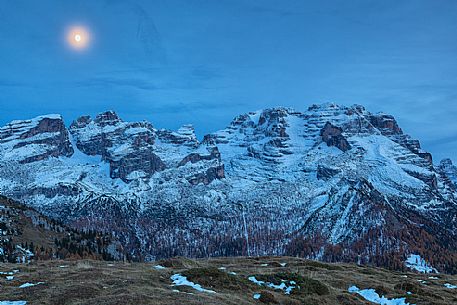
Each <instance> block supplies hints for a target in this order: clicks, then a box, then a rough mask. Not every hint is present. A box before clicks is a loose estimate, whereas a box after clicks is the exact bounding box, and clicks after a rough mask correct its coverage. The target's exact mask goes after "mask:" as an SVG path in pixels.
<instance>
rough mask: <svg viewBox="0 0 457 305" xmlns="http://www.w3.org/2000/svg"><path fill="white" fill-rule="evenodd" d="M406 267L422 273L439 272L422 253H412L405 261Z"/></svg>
mask: <svg viewBox="0 0 457 305" xmlns="http://www.w3.org/2000/svg"><path fill="white" fill-rule="evenodd" d="M405 265H406V267H408V268H410V269H413V270H416V271H418V272H420V273H439V272H438V270H436V269H435V268H433V267H432V266H431V265H430V264H428V263H427V262H426V261H425V259H423V258H422V257H421V256H420V255H417V254H410V255H409V256H408V258H407V259H406V261H405Z"/></svg>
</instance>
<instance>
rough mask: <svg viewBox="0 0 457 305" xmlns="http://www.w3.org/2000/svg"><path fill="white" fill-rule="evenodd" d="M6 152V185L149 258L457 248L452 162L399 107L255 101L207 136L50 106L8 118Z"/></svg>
mask: <svg viewBox="0 0 457 305" xmlns="http://www.w3.org/2000/svg"><path fill="white" fill-rule="evenodd" d="M43 120H58V121H59V122H60V123H55V124H54V125H55V126H61V127H60V128H59V129H58V131H54V129H52V131H48V130H49V128H50V127H47V128H45V129H43V130H42V132H41V133H39V134H48V133H50V132H51V133H53V136H52V137H51V136H50V135H47V136H46V139H48V140H49V141H48V140H46V141H45V143H46V146H45V148H46V150H43V151H40V152H39V153H33V155H28V154H25V155H24V156H23V157H22V155H21V154H23V151H27V152H29V151H32V150H31V149H24V147H34V146H33V145H37V142H36V141H39V140H36V139H35V138H32V140H30V137H36V134H35V135H33V133H34V132H32V131H31V130H33V128H35V129H36V128H37V126H41V124H44V123H41V121H43ZM23 122H29V123H23ZM31 122H33V123H31ZM45 125H46V124H45ZM48 125H49V124H48ZM54 125H53V126H54ZM17 126H19V127H17ZM46 126H47V125H46ZM54 133H55V134H54ZM23 134H25V135H24V136H23ZM48 136H49V137H48ZM27 139H29V140H27ZM40 143H41V142H40ZM29 145H30V146H29ZM21 148H22V151H21V153H18V151H19V150H18V149H21ZM19 155H21V157H20V158H19V157H18V156H19ZM36 156H39V157H36ZM0 160H1V161H0V162H1V163H0V186H1V190H2V191H3V192H4V193H5V194H7V195H10V196H12V197H14V198H16V199H20V200H23V201H24V202H26V203H27V204H29V205H32V206H34V207H36V208H38V209H40V210H41V211H43V212H45V213H46V214H48V215H50V216H53V217H58V218H60V219H64V220H65V221H66V222H67V223H69V224H72V225H73V226H76V227H91V228H97V229H106V230H109V231H114V232H116V234H118V236H119V238H120V239H122V240H123V242H124V243H125V245H126V246H127V247H130V248H131V249H132V253H133V254H135V255H137V256H139V257H141V258H145V259H151V258H155V257H162V256H171V255H190V256H208V255H246V254H252V255H258V254H293V255H304V256H308V257H313V258H321V259H327V260H357V261H371V260H372V259H373V257H379V255H380V254H382V253H387V252H389V251H397V252H409V251H417V250H419V249H422V252H427V251H437V249H438V248H439V250H440V251H442V253H443V254H446V255H447V256H448V257H452V258H455V256H454V254H455V251H456V239H457V238H456V232H457V230H456V215H457V204H456V196H457V194H456V188H455V182H456V176H457V175H456V172H457V171H456V170H455V167H454V166H453V165H452V164H450V163H449V161H443V163H441V165H439V166H434V165H433V162H432V156H431V155H430V154H429V153H427V152H424V151H423V150H422V149H421V147H420V144H419V141H417V140H414V139H411V138H410V137H409V136H408V135H406V134H404V133H403V131H402V130H401V129H400V127H399V126H398V124H397V122H396V121H395V119H394V118H393V117H392V116H390V115H387V114H372V113H370V112H368V111H367V110H365V109H364V108H363V107H362V106H352V107H344V106H338V105H334V104H325V105H313V106H311V107H310V108H309V109H308V111H306V112H297V111H295V110H293V109H288V108H274V109H267V110H263V111H257V112H251V113H247V114H244V115H240V116H238V117H236V118H235V119H234V120H233V121H232V122H231V123H230V125H229V126H228V127H227V128H226V129H224V130H221V131H219V132H216V133H214V134H210V135H207V136H205V137H204V139H203V140H202V142H201V143H200V142H199V141H198V140H197V139H196V137H195V134H194V130H193V128H192V126H183V127H182V128H180V129H179V130H178V131H170V130H157V129H155V128H154V127H153V126H152V125H151V124H150V123H148V122H136V123H129V122H124V121H122V120H121V119H120V118H119V117H118V116H117V115H116V114H115V113H114V112H106V113H103V114H100V115H98V116H97V117H96V118H94V119H92V118H90V117H87V116H84V117H80V118H79V119H77V120H75V121H74V122H73V123H72V124H71V125H70V127H69V129H68V130H67V129H66V128H65V127H64V125H63V122H62V120H61V118H59V117H56V118H54V117H51V118H48V117H40V118H36V119H34V120H32V121H15V122H13V123H11V124H10V125H7V126H6V127H3V128H2V129H0ZM418 234H422V235H426V236H427V238H428V239H429V241H428V245H427V246H424V245H422V244H420V243H421V242H420V240H418V239H417V238H416V237H417V235H418ZM338 245H340V246H341V245H344V249H345V250H344V251H339V250H338ZM427 247H428V248H427ZM424 249H425V250H424ZM337 250H338V251H337ZM426 255H427V253H423V256H426ZM429 259H430V258H429ZM448 263H449V262H448ZM437 264H440V262H437ZM443 264H444V263H443ZM435 265H436V264H435Z"/></svg>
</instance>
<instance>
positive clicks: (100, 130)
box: [70, 111, 165, 182]
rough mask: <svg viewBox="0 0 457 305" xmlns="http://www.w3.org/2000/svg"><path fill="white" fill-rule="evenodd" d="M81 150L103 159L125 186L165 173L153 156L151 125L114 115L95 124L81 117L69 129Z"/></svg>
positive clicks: (101, 117)
mask: <svg viewBox="0 0 457 305" xmlns="http://www.w3.org/2000/svg"><path fill="white" fill-rule="evenodd" d="M70 132H71V134H72V135H73V137H74V138H75V139H76V145H77V147H78V149H79V150H81V151H82V152H83V153H85V154H87V155H100V156H102V159H103V160H105V161H106V162H108V163H109V165H110V177H111V178H120V179H122V180H123V181H125V182H129V181H130V180H132V177H142V178H147V177H150V176H151V175H153V174H154V173H155V172H157V171H162V170H164V169H165V164H164V162H163V161H162V160H161V159H160V157H158V156H157V155H156V154H155V153H154V147H153V145H154V143H155V137H156V133H155V129H154V128H153V126H152V125H151V124H150V123H148V122H133V123H127V122H124V121H122V120H121V119H120V118H119V116H118V115H117V114H116V113H115V112H113V111H107V112H104V113H101V114H99V115H97V116H96V117H95V119H94V120H92V119H91V118H90V117H89V116H82V117H80V118H78V119H77V120H75V121H74V122H73V123H72V124H71V125H70Z"/></svg>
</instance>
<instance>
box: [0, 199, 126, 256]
mask: <svg viewBox="0 0 457 305" xmlns="http://www.w3.org/2000/svg"><path fill="white" fill-rule="evenodd" d="M120 249H121V248H120V245H119V243H117V242H116V239H115V238H113V237H112V236H109V235H107V234H102V233H98V232H95V231H86V232H82V231H78V230H76V229H70V228H68V227H67V226H65V225H64V224H62V223H61V222H59V221H56V220H53V219H49V218H48V217H46V216H44V215H42V214H40V213H39V212H37V211H36V210H34V209H32V208H28V207H25V206H23V205H21V204H20V203H18V202H15V201H14V200H11V199H8V198H6V197H4V196H1V195H0V262H10V263H11V262H12V263H14V262H16V263H28V262H30V261H36V260H49V259H66V258H67V259H70V258H72V259H82V258H92V259H105V260H107V259H111V260H113V259H120V258H122V252H121V251H120Z"/></svg>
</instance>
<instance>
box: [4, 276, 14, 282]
mask: <svg viewBox="0 0 457 305" xmlns="http://www.w3.org/2000/svg"><path fill="white" fill-rule="evenodd" d="M6 280H7V281H12V280H14V276H12V275H8V276H7V277H6Z"/></svg>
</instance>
